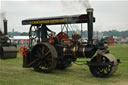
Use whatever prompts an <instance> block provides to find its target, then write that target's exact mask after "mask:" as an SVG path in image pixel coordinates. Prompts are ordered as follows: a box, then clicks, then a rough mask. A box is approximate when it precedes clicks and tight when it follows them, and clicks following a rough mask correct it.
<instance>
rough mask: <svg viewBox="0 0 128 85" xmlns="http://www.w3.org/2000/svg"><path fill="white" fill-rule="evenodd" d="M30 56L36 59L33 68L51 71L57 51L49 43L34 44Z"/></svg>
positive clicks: (55, 60)
mask: <svg viewBox="0 0 128 85" xmlns="http://www.w3.org/2000/svg"><path fill="white" fill-rule="evenodd" d="M32 56H33V57H34V59H37V60H38V61H37V62H36V63H35V64H34V70H35V71H38V72H51V71H52V70H53V69H54V68H55V67H56V63H57V52H56V50H55V48H54V47H53V46H52V45H51V44H49V43H42V44H38V45H36V46H35V47H34V48H33V50H32Z"/></svg>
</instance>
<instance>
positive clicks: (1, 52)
mask: <svg viewBox="0 0 128 85" xmlns="http://www.w3.org/2000/svg"><path fill="white" fill-rule="evenodd" d="M3 25H4V33H2V32H1V31H0V59H9V58H16V57H17V46H16V44H13V43H11V40H10V39H9V37H8V35H7V20H6V19H4V20H3Z"/></svg>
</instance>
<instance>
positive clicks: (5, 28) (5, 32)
mask: <svg viewBox="0 0 128 85" xmlns="http://www.w3.org/2000/svg"><path fill="white" fill-rule="evenodd" d="M3 23H4V35H7V34H8V33H7V32H8V29H7V20H6V19H4V20H3Z"/></svg>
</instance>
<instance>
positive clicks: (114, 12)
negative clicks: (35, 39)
mask: <svg viewBox="0 0 128 85" xmlns="http://www.w3.org/2000/svg"><path fill="white" fill-rule="evenodd" d="M77 1H78V0H70V1H69V0H65V1H64V0H63V1H62V0H38V1H37V0H36V1H32V0H20V1H17V0H1V4H0V5H1V6H0V7H1V9H0V10H1V12H5V13H6V18H7V20H8V30H9V31H12V29H13V28H14V29H15V31H19V32H28V30H29V26H26V25H25V26H23V25H21V21H22V20H23V19H27V18H36V17H48V16H59V15H73V14H81V13H82V14H83V13H86V8H85V7H84V6H82V3H78V2H77ZM85 1H86V0H85ZM89 2H90V5H91V7H92V8H93V9H94V16H95V17H96V22H95V24H94V30H96V31H105V30H113V29H116V30H119V31H123V30H128V0H90V1H89ZM0 18H1V17H0ZM0 20H1V19H0ZM0 25H1V23H0ZM50 28H52V30H54V31H57V32H58V29H57V27H55V26H54V29H53V27H50ZM85 29H86V27H85Z"/></svg>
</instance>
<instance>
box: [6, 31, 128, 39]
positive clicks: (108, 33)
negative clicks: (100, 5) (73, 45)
mask: <svg viewBox="0 0 128 85" xmlns="http://www.w3.org/2000/svg"><path fill="white" fill-rule="evenodd" d="M72 33H74V34H75V33H76V32H73V31H68V35H69V36H70V37H71V36H72ZM79 34H80V35H82V36H83V37H87V36H88V31H87V30H85V31H82V32H81V31H79ZM97 34H102V36H108V37H109V36H117V37H119V36H125V37H128V30H126V31H117V30H109V31H103V32H97V31H94V32H93V35H94V36H96V35H97ZM8 35H9V36H28V35H29V33H28V32H8Z"/></svg>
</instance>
